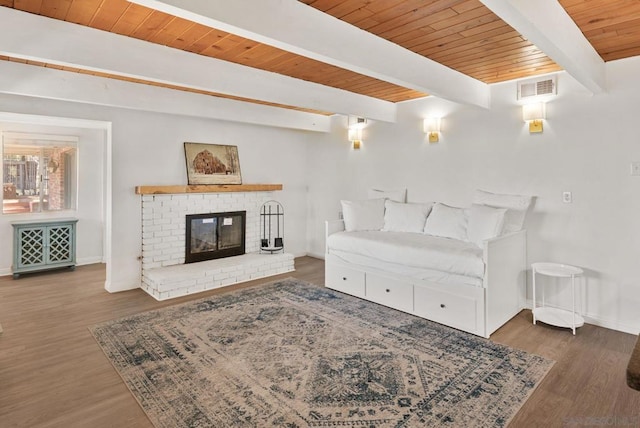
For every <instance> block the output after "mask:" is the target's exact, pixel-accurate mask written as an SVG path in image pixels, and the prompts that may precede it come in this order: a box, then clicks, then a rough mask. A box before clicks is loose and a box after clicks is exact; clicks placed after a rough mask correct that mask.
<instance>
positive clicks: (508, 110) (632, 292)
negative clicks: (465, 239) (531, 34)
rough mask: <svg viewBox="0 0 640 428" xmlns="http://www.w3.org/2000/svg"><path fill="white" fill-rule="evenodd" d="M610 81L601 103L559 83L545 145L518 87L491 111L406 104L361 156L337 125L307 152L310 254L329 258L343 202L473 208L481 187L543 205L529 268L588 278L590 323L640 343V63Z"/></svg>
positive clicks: (535, 219) (610, 68) (373, 126)
mask: <svg viewBox="0 0 640 428" xmlns="http://www.w3.org/2000/svg"><path fill="white" fill-rule="evenodd" d="M607 73H608V80H609V88H608V91H607V93H606V94H603V95H598V96H591V95H590V94H589V93H587V92H586V91H585V90H584V89H582V87H581V86H580V85H578V84H577V83H576V82H575V81H574V80H573V79H572V78H571V77H570V76H568V75H566V74H560V75H559V81H558V88H559V94H558V97H557V98H555V99H553V100H552V101H551V102H549V103H548V104H547V120H546V121H545V123H544V133H542V134H529V132H528V128H527V125H526V124H525V123H524V122H523V121H522V112H521V108H520V107H519V106H518V105H517V102H516V84H515V82H507V83H503V84H499V85H493V86H492V87H491V92H492V93H491V95H492V108H491V109H490V110H482V109H479V108H473V107H465V106H460V105H456V104H453V103H450V102H446V101H443V100H440V99H436V98H427V99H423V100H418V101H413V102H406V103H403V104H400V105H399V109H398V121H397V123H396V124H388V123H382V122H377V123H370V124H369V126H368V127H367V128H366V129H365V130H364V135H363V141H364V142H363V145H362V149H361V150H359V151H354V150H352V149H350V147H349V143H348V142H347V141H346V123H345V121H344V119H340V118H335V119H334V123H333V129H332V133H331V134H330V135H325V136H324V137H323V138H324V141H323V142H322V144H314V145H311V146H310V150H309V157H308V159H309V164H308V165H309V168H308V169H309V174H308V180H309V182H308V183H309V199H308V207H309V209H308V211H309V216H308V233H309V252H310V253H311V254H316V255H321V254H322V253H323V252H324V230H323V223H322V222H323V221H324V220H325V219H328V218H331V219H335V218H337V216H338V212H339V210H340V204H339V200H340V199H355V198H365V197H366V194H367V189H368V188H369V187H373V186H383V187H385V188H397V187H407V188H408V199H409V201H442V202H446V203H449V204H454V205H458V206H468V205H469V204H470V203H471V199H472V196H473V191H474V190H475V189H476V188H481V189H485V190H489V191H494V192H503V193H514V194H528V195H534V196H536V202H535V205H534V207H533V210H532V211H531V212H530V213H529V215H528V219H527V222H526V227H527V229H528V259H529V262H530V263H531V262H535V261H555V262H565V263H569V264H575V265H578V266H581V267H583V268H584V269H585V270H586V292H585V294H586V295H585V298H586V301H585V310H586V314H587V316H588V321H590V322H592V323H597V324H601V325H605V326H608V327H611V328H616V329H620V330H623V331H628V332H633V333H638V331H640V310H639V308H640V271H639V270H638V268H637V265H638V257H639V256H640V221H638V219H637V217H638V215H637V213H638V212H640V177H632V176H630V162H631V161H633V160H635V161H638V160H640V140H639V137H638V132H637V122H638V119H637V111H638V100H639V99H640V80H638V78H637V76H638V75H640V59H638V58H634V59H629V60H623V61H616V62H612V63H609V64H607ZM430 115H433V116H442V117H443V118H444V119H443V121H442V135H441V138H440V142H439V143H437V144H429V143H428V142H426V141H425V134H424V133H423V132H422V130H421V119H422V118H423V117H426V116H430ZM563 191H571V192H572V193H573V200H574V202H573V203H572V204H564V203H562V200H561V197H562V192H563ZM529 295H530V293H529ZM567 297H568V295H566V293H560V295H558V296H555V300H556V303H557V304H561V302H566V301H567ZM552 300H554V299H552Z"/></svg>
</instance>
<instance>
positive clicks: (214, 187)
mask: <svg viewBox="0 0 640 428" xmlns="http://www.w3.org/2000/svg"><path fill="white" fill-rule="evenodd" d="M274 190H282V184H193V185H186V186H185V185H180V184H178V185H174V186H136V195H170V194H179V193H222V192H271V191H274Z"/></svg>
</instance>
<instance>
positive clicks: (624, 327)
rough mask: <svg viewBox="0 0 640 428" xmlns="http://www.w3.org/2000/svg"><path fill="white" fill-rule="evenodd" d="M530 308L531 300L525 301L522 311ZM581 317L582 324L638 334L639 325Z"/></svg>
mask: <svg viewBox="0 0 640 428" xmlns="http://www.w3.org/2000/svg"><path fill="white" fill-rule="evenodd" d="M531 308H533V302H532V301H531V300H527V306H526V307H525V308H524V309H529V310H531ZM582 317H583V318H584V322H585V323H587V324H591V325H596V326H598V327H603V328H608V329H610V330H616V331H620V332H622V333H629V334H634V335H637V334H639V333H640V326H639V325H632V324H629V323H626V322H620V321H617V320H611V319H606V318H601V317H597V316H594V315H589V314H584V315H582Z"/></svg>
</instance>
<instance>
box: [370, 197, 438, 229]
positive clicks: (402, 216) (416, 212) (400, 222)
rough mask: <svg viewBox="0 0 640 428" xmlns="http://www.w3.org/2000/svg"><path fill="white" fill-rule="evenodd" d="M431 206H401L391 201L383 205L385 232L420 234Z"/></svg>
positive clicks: (429, 204)
mask: <svg viewBox="0 0 640 428" xmlns="http://www.w3.org/2000/svg"><path fill="white" fill-rule="evenodd" d="M432 206H433V204H431V203H428V204H401V203H399V202H394V201H392V200H387V201H386V202H385V203H384V208H385V210H384V227H383V228H382V230H383V231H385V232H414V233H422V230H423V229H424V225H425V221H426V220H427V216H428V215H429V212H430V211H431V207H432Z"/></svg>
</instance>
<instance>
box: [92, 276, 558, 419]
mask: <svg viewBox="0 0 640 428" xmlns="http://www.w3.org/2000/svg"><path fill="white" fill-rule="evenodd" d="M91 331H92V333H93V335H94V337H95V338H96V340H97V341H98V343H99V344H100V346H101V347H102V349H103V350H104V352H105V354H106V355H107V357H108V358H109V360H110V361H111V363H112V364H113V366H114V367H115V368H116V370H117V371H118V373H119V374H120V375H121V376H122V379H124V381H125V383H126V384H127V386H128V387H129V389H130V390H131V392H132V393H133V395H134V396H135V397H136V399H137V400H138V402H139V403H140V405H141V406H142V408H143V409H144V411H145V412H146V414H147V415H148V416H149V419H150V420H151V421H152V422H153V424H154V425H155V426H156V427H171V428H174V427H216V428H218V427H220V428H222V427H291V428H292V427H367V428H374V427H375V428H378V427H436V426H451V427H493V426H495V427H501V426H505V425H506V424H507V423H508V421H509V420H510V419H511V418H512V417H513V416H514V415H515V414H516V412H517V411H518V409H519V408H520V407H521V406H522V404H523V403H524V402H525V401H526V399H527V397H528V396H529V395H530V394H531V393H532V392H533V390H534V389H535V387H536V386H537V384H538V383H539V382H540V381H541V380H542V378H543V377H544V376H545V374H546V373H547V372H548V371H549V369H550V368H551V366H552V365H553V362H552V361H550V360H547V359H544V358H542V357H539V356H536V355H531V354H528V353H526V352H523V351H518V350H515V349H511V348H509V347H506V346H503V345H499V344H496V343H493V342H491V341H489V340H485V339H482V338H479V337H475V336H472V335H469V334H466V333H462V332H459V331H457V330H453V329H450V328H448V327H444V326H442V325H439V324H436V323H433V322H430V321H427V320H424V319H421V318H417V317H414V316H411V315H408V314H405V313H402V312H398V311H395V310H393V309H389V308H386V307H383V306H379V305H376V304H374V303H369V302H366V301H363V300H360V299H357V298H354V297H350V296H346V295H343V294H341V293H338V292H334V291H332V290H328V289H325V288H322V287H318V286H315V285H312V284H308V283H305V282H302V281H299V280H296V279H286V280H283V281H277V282H273V283H270V284H267V285H263V286H257V287H253V288H250V289H245V290H240V291H234V292H229V293H226V294H220V295H216V296H212V297H208V298H205V299H201V300H196V301H193V302H189V303H186V304H182V305H176V306H171V307H167V308H163V309H160V310H156V311H151V312H145V313H142V314H138V315H135V316H131V317H127V318H123V319H119V320H116V321H111V322H107V323H104V324H101V325H98V326H94V327H93V328H92V329H91Z"/></svg>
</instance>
